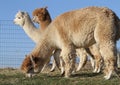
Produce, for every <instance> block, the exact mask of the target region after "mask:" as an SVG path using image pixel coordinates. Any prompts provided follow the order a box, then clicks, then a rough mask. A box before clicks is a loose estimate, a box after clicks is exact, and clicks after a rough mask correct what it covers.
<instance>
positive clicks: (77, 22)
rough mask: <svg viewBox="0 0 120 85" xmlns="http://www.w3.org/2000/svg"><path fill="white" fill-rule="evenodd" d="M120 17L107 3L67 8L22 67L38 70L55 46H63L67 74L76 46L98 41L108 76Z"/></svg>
mask: <svg viewBox="0 0 120 85" xmlns="http://www.w3.org/2000/svg"><path fill="white" fill-rule="evenodd" d="M119 23H120V22H119V18H118V17H117V15H116V14H115V13H114V12H113V11H112V10H110V9H108V8H105V7H88V8H83V9H79V10H73V11H70V12H66V13H64V14H62V15H60V16H58V17H57V18H56V19H54V21H52V23H51V24H50V25H49V26H48V27H47V30H46V31H45V33H44V35H43V36H42V39H40V41H39V43H38V44H37V45H36V47H35V48H34V49H33V51H32V52H31V53H30V54H29V55H28V56H27V57H26V58H25V59H24V61H23V63H22V65H21V70H22V71H23V72H24V73H26V74H31V75H32V73H31V71H32V72H33V73H38V72H40V71H41V69H42V67H43V65H44V64H45V63H46V60H47V58H48V55H50V54H52V52H53V50H55V49H61V55H60V56H61V57H62V59H63V61H64V63H65V65H64V67H65V77H70V76H71V72H72V71H73V69H74V67H75V63H74V62H75V57H76V55H75V54H76V48H81V47H83V48H88V47H89V46H91V45H93V44H95V43H96V44H97V46H98V47H99V49H100V53H101V55H102V57H103V59H104V64H105V69H104V70H105V71H104V73H105V76H104V78H105V79H110V78H111V75H112V73H113V72H114V71H115V69H116V56H117V55H116V41H117V40H118V39H119V38H120V33H119V32H120V25H119Z"/></svg>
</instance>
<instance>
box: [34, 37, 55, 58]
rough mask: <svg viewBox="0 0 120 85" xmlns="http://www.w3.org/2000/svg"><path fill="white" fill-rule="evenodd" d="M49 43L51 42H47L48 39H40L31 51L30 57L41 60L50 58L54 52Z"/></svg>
mask: <svg viewBox="0 0 120 85" xmlns="http://www.w3.org/2000/svg"><path fill="white" fill-rule="evenodd" d="M50 43H51V41H49V39H48V38H44V39H41V40H40V42H39V43H38V44H37V45H36V47H35V48H34V50H33V51H32V55H33V56H34V57H40V58H42V59H43V60H47V59H46V58H48V57H51V55H52V52H53V50H54V48H53V46H52V44H50Z"/></svg>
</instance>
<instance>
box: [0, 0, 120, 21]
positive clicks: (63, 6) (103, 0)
mask: <svg viewBox="0 0 120 85" xmlns="http://www.w3.org/2000/svg"><path fill="white" fill-rule="evenodd" d="M44 6H48V10H49V12H50V14H51V17H52V19H54V18H55V17H56V16H58V15H59V14H61V13H64V12H66V11H69V10H73V9H79V8H83V7H87V6H106V7H109V8H111V9H112V10H113V11H115V13H117V15H118V16H120V12H119V11H120V1H119V0H0V10H1V12H0V20H12V19H13V18H14V16H15V14H16V12H17V11H18V10H23V11H27V12H28V13H29V14H30V15H31V14H32V11H33V10H34V9H35V8H39V7H44Z"/></svg>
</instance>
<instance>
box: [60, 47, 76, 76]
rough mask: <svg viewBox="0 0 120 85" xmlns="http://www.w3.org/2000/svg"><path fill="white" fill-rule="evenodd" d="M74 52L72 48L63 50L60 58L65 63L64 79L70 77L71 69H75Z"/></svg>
mask: <svg viewBox="0 0 120 85" xmlns="http://www.w3.org/2000/svg"><path fill="white" fill-rule="evenodd" d="M75 54H76V52H75V49H74V48H63V49H62V52H61V56H62V58H63V60H64V62H65V77H67V78H68V77H70V76H71V73H72V71H73V69H74V68H75V57H76V55H75Z"/></svg>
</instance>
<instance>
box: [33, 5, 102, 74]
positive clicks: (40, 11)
mask: <svg viewBox="0 0 120 85" xmlns="http://www.w3.org/2000/svg"><path fill="white" fill-rule="evenodd" d="M46 12H47V13H48V10H47V7H45V8H37V9H35V10H34V11H33V13H32V15H33V19H32V21H33V22H35V23H38V24H39V26H41V28H45V27H46V26H47V25H49V23H50V22H51V18H50V14H47V15H48V16H46V17H45V14H46ZM41 16H42V18H41ZM46 18H48V19H47V21H45V20H46ZM48 20H49V21H48ZM44 22H46V23H45V24H42V25H41V23H44ZM91 47H92V48H90V49H91V50H92V49H93V50H94V54H93V55H94V56H95V57H94V56H92V57H93V58H94V59H95V60H96V64H95V65H94V64H93V65H92V66H93V67H94V68H95V69H94V71H93V72H97V73H99V72H100V61H98V59H99V60H101V55H99V53H97V52H98V49H96V45H93V46H91ZM95 50H96V51H97V52H95ZM76 52H77V56H79V58H80V57H81V59H80V60H81V61H80V62H79V66H78V67H77V70H76V71H79V70H80V69H81V68H82V67H83V66H84V65H85V63H86V61H87V56H88V55H87V54H88V53H87V52H86V50H85V49H83V48H81V49H77V51H76ZM91 53H93V52H89V55H90V54H91ZM57 54H60V53H59V52H58V53H57ZM97 54H98V56H97V58H96V55H97ZM91 55H92V54H91ZM54 58H55V60H54V59H53V64H52V68H51V70H50V71H51V72H52V71H54V70H55V67H56V63H57V67H58V68H60V65H59V64H60V62H59V60H60V59H59V56H58V55H55V57H54ZM91 62H92V63H94V61H93V59H92V58H91ZM61 65H62V64H61ZM61 68H62V66H61ZM63 72H64V70H62V72H61V74H63Z"/></svg>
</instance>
